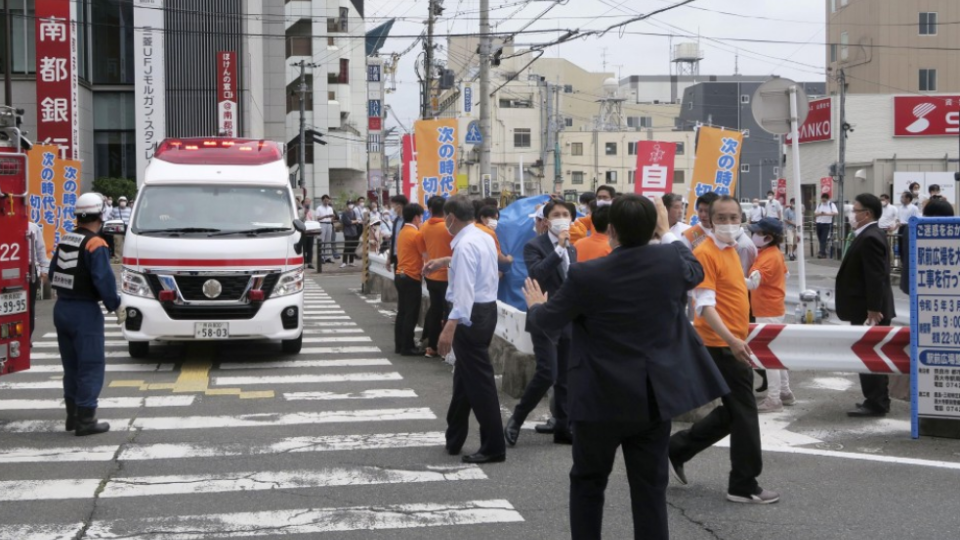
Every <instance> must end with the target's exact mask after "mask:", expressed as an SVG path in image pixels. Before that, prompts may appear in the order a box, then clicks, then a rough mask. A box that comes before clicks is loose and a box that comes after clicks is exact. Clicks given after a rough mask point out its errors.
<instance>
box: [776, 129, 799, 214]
mask: <svg viewBox="0 0 960 540" xmlns="http://www.w3.org/2000/svg"><path fill="white" fill-rule="evenodd" d="M801 144H802V143H801ZM776 182H777V189H775V190H773V192H774V193H776V197H777V200H778V201H780V204H781V205H783V207H784V208H786V207H787V179H786V178H778V179H777V180H776Z"/></svg>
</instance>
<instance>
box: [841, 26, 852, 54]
mask: <svg viewBox="0 0 960 540" xmlns="http://www.w3.org/2000/svg"><path fill="white" fill-rule="evenodd" d="M848 45H850V34H848V33H846V32H841V33H840V59H841V60H846V59H847V58H849V57H850V49H849V47H848Z"/></svg>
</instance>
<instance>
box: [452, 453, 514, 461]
mask: <svg viewBox="0 0 960 540" xmlns="http://www.w3.org/2000/svg"><path fill="white" fill-rule="evenodd" d="M461 460H462V461H463V462H464V463H503V462H504V461H506V460H507V454H505V453H504V454H496V455H493V456H488V455H486V454H481V453H480V452H477V453H476V454H470V455H469V456H463V457H462V458H461Z"/></svg>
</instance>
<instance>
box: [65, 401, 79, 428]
mask: <svg viewBox="0 0 960 540" xmlns="http://www.w3.org/2000/svg"><path fill="white" fill-rule="evenodd" d="M63 402H64V404H65V405H66V407H67V421H66V423H65V425H64V427H65V428H66V430H67V431H73V430H75V429H77V404H76V402H74V401H73V400H72V399H64V400H63Z"/></svg>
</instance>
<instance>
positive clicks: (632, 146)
mask: <svg viewBox="0 0 960 540" xmlns="http://www.w3.org/2000/svg"><path fill="white" fill-rule="evenodd" d="M627 155H628V156H635V155H637V143H635V142H631V143H627Z"/></svg>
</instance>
